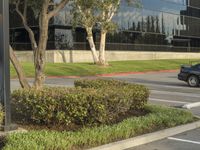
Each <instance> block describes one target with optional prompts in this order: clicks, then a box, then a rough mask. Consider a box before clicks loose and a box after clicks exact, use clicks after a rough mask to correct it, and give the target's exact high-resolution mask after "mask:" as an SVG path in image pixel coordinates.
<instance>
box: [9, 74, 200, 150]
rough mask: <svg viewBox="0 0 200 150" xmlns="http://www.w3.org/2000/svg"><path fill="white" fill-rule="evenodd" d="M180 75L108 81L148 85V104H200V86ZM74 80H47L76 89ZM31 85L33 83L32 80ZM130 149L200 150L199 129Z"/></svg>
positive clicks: (14, 82)
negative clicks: (197, 86)
mask: <svg viewBox="0 0 200 150" xmlns="http://www.w3.org/2000/svg"><path fill="white" fill-rule="evenodd" d="M177 73H178V72H176V73H147V74H134V75H127V76H115V77H107V79H118V80H123V81H126V82H129V83H139V84H144V85H146V86H147V87H148V88H149V89H150V91H151V94H150V99H149V103H152V104H161V105H167V106H172V107H182V106H183V105H186V104H196V103H199V102H200V87H199V88H191V87H189V86H188V85H187V84H186V83H184V82H182V81H179V80H178V79H177ZM74 80H75V79H65V78H59V79H58V78H57V79H50V78H49V79H47V80H46V83H45V84H47V85H50V86H70V87H73V85H74V84H73V82H74ZM30 82H31V80H30ZM11 88H12V90H14V89H17V88H19V83H18V81H17V80H12V81H11ZM189 111H191V112H192V113H193V114H194V115H197V116H200V107H193V108H191V109H190V110H189ZM129 150H200V129H196V130H192V131H189V132H186V133H182V134H179V135H176V136H173V137H168V138H166V139H163V140H160V141H156V142H153V143H149V144H146V145H142V146H139V147H135V148H132V149H129Z"/></svg>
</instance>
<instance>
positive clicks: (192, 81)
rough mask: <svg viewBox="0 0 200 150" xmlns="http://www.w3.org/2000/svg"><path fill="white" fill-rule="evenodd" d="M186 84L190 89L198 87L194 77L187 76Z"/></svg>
mask: <svg viewBox="0 0 200 150" xmlns="http://www.w3.org/2000/svg"><path fill="white" fill-rule="evenodd" d="M187 82H188V85H189V86H191V87H197V86H199V79H198V77H197V76H195V75H191V76H189V78H188V81H187Z"/></svg>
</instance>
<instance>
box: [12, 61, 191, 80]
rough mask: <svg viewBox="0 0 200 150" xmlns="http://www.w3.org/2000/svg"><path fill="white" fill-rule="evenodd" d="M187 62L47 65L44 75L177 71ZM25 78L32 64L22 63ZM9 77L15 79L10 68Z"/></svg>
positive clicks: (32, 71)
mask: <svg viewBox="0 0 200 150" xmlns="http://www.w3.org/2000/svg"><path fill="white" fill-rule="evenodd" d="M188 63H189V60H185V59H180V60H138V61H137V60H136V61H116V62H110V66H108V67H101V66H97V65H93V64H91V63H67V64H66V63H47V65H46V70H45V73H46V75H47V76H93V75H97V74H108V73H120V72H140V71H157V70H169V69H179V68H180V65H182V64H188ZM22 65H23V68H24V70H25V73H26V75H27V77H33V76H34V67H33V64H32V63H22ZM11 77H12V78H15V77H17V75H16V72H15V70H14V68H13V66H11Z"/></svg>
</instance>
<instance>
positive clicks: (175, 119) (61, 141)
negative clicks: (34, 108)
mask: <svg viewBox="0 0 200 150" xmlns="http://www.w3.org/2000/svg"><path fill="white" fill-rule="evenodd" d="M145 108H146V109H147V110H149V111H150V112H151V113H149V114H148V115H146V116H142V117H132V118H129V119H126V120H124V121H122V122H120V123H118V124H114V125H109V126H105V125H104V126H100V127H94V128H83V129H81V130H80V131H76V132H67V131H64V132H58V131H47V130H42V131H30V132H27V133H13V134H10V135H8V136H7V137H6V142H5V147H4V148H3V149H4V150H15V149H16V150H29V149H31V150H78V149H85V148H90V147H95V146H99V145H102V144H107V143H110V142H114V141H118V140H122V139H127V138H130V137H134V136H137V135H141V134H145V133H150V132H153V131H157V130H160V129H165V128H170V127H175V126H177V125H181V124H186V123H190V122H193V121H195V120H196V119H195V118H194V117H193V115H192V114H191V113H190V112H187V111H185V110H180V109H174V108H168V107H164V106H154V105H147V106H146V107H145Z"/></svg>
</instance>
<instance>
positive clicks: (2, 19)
mask: <svg viewBox="0 0 200 150" xmlns="http://www.w3.org/2000/svg"><path fill="white" fill-rule="evenodd" d="M0 101H1V104H2V105H3V109H4V112H5V114H4V116H5V117H4V124H3V129H4V131H9V130H11V109H10V59H9V0H0Z"/></svg>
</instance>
